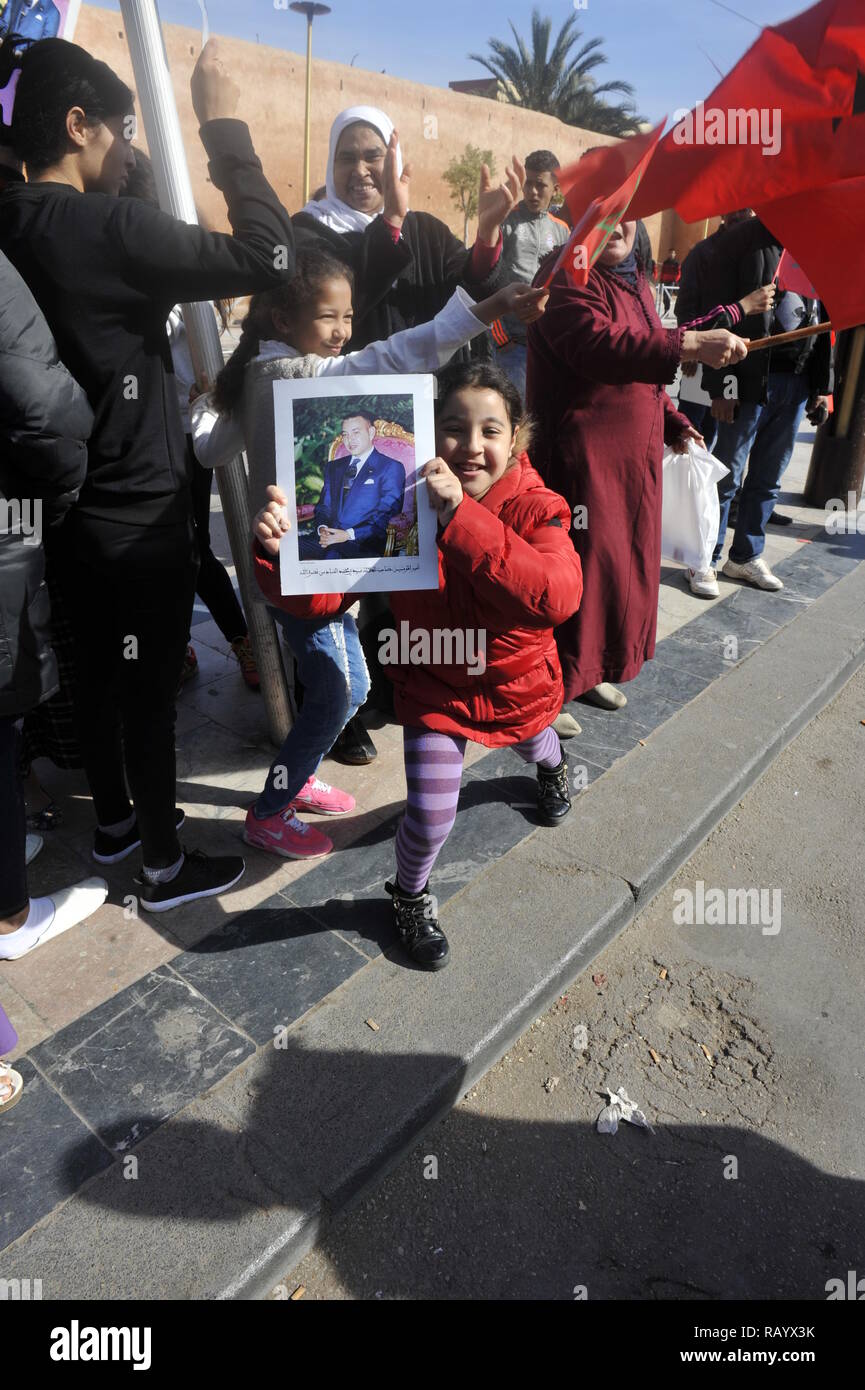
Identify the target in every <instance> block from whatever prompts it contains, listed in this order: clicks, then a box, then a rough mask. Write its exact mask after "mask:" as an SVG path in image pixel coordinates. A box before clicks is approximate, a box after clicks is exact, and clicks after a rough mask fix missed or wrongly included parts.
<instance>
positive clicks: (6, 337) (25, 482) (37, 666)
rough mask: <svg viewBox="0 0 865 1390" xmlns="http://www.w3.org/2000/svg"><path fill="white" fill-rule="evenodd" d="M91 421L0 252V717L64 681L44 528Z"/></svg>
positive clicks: (81, 459)
mask: <svg viewBox="0 0 865 1390" xmlns="http://www.w3.org/2000/svg"><path fill="white" fill-rule="evenodd" d="M92 424H93V413H92V411H91V409H90V406H89V405H88V404H87V397H86V396H85V395H84V392H83V391H82V389H81V387H80V386H79V385H78V383H77V382H76V381H73V379H72V377H71V376H70V375H69V373H68V372H67V370H66V368H65V367H64V366H63V364H62V362H60V361H58V358H57V349H56V347H55V345H54V342H53V339H52V337H51V334H50V332H49V329H48V325H47V323H46V322H45V319H44V318H43V316H42V314H40V312H39V308H38V306H37V304H36V302H35V300H34V298H33V296H32V294H31V293H30V291H29V290H28V288H27V286H26V285H25V284H24V281H23V280H22V279H21V276H20V275H19V274H18V272H17V271H16V270H15V268H14V266H12V265H10V263H9V261H8V260H7V259H6V257H5V256H3V255H2V254H0V718H17V717H18V716H19V715H22V714H26V713H27V712H28V710H31V709H33V708H34V706H35V705H38V704H39V703H40V701H42V700H44V699H47V698H48V696H49V695H53V694H54V692H55V690H57V688H58V678H57V663H56V661H55V659H54V653H53V651H52V649H51V622H50V618H51V610H50V604H49V601H48V590H47V588H46V587H45V582H44V578H45V556H44V554H43V550H42V545H41V540H40V535H41V533H42V528H43V527H45V526H49V525H52V524H55V523H57V522H58V521H60V519H61V518H62V517H63V515H64V514H65V512H66V510H67V509H68V508H69V507H70V506H71V505H72V503H73V502H74V501H75V498H76V496H77V495H78V489H79V488H80V486H81V484H82V483H83V481H84V475H85V472H86V469H87V445H86V440H87V436H88V434H89V433H90V428H91V426H92ZM28 532H32V534H27V533H28ZM3 795H4V796H6V795H8V791H7V790H6V789H5V788H4V790H3ZM4 848H5V846H2V845H0V853H2V852H3V850H4Z"/></svg>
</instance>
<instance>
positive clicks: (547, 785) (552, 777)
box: [538, 753, 571, 825]
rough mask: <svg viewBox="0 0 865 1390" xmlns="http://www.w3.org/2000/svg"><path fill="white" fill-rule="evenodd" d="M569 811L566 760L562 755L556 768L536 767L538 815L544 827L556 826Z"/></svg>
mask: <svg viewBox="0 0 865 1390" xmlns="http://www.w3.org/2000/svg"><path fill="white" fill-rule="evenodd" d="M570 809H571V789H570V787H569V786H568V760H567V758H566V757H565V755H564V753H563V754H562V761H561V762H560V763H559V765H558V767H557V768H554V769H553V770H552V771H550V769H549V768H546V767H540V766H539V767H538V815H539V816H540V818H541V820H542V821H543V822H544V825H558V824H559V821H562V820H564V818H565V816H566V815H567V814H568V812H569V811H570Z"/></svg>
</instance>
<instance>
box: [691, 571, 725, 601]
mask: <svg viewBox="0 0 865 1390" xmlns="http://www.w3.org/2000/svg"><path fill="white" fill-rule="evenodd" d="M688 583H689V584H690V586H691V593H692V594H696V595H697V598H720V597H721V590H720V589H719V588H718V580H717V577H716V575H715V571H714V570H712V569H708V570H688Z"/></svg>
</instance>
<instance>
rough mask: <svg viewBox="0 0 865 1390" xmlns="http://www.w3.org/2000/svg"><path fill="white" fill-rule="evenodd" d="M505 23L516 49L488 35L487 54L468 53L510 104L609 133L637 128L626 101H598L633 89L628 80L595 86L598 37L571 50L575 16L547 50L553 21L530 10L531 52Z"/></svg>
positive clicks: (575, 35)
mask: <svg viewBox="0 0 865 1390" xmlns="http://www.w3.org/2000/svg"><path fill="white" fill-rule="evenodd" d="M508 23H509V24H510V29H511V33H512V34H513V36H514V41H515V44H516V47H512V46H511V45H510V44H507V43H503V42H502V41H501V39H490V40H489V47H490V53H489V55H488V56H487V57H484V56H483V55H482V54H479V53H470V54H469V55H468V56H469V58H470V59H471V61H472V62H474V63H480V64H481V66H482V67H485V68H486V69H487V71H488V72H491V73H492V75H493V77H496V78H498V80H499V82H500V83H501V85H502V88H503V90H504V95H505V96H506V98H507V100H508V101H509V102H511V103H512V104H513V105H515V106H525V107H528V108H529V109H530V110H532V111H542V112H543V113H544V114H545V115H548V116H558V118H559V120H561V121H565V122H566V123H567V124H568V125H580V126H583V127H584V128H585V129H588V130H597V131H601V132H603V133H604V134H608V135H628V134H631V133H632V132H633V131H635V130H637V129H638V128H639V125H640V117H639V116H638V115H637V113H636V111H635V110H634V107H633V105H632V104H631V103H630V101H628V102H622V103H620V104H618V105H610V104H609V103H607V102H606V101H604V100H603V97H604V95H611V94H613V93H616V94H618V95H620V96H623V97H627V98H630V97H632V96H633V94H634V89H633V87H631V86H630V84H629V83H627V82H604V83H600V84H599V83H596V81H595V79H594V78H593V77H592V73H593V72H594V70H595V69H596V68H598V67H600V66H601V64H603V63H605V62H606V61H607V58H606V55H605V54H604V53H602V52H600V49H601V45H602V44H603V39H589V40H588V42H587V43H584V44H583V45H582V46H581V47H580V48H579V49H578V51H577V52H576V53H574V52H573V50H574V47H575V45H576V44H577V43H578V42H579V40H580V38H581V31H580V29H579V28H578V27H577V20H576V16H575V15H570V16H569V17H568V18H567V19H566V20H565V22H564V24H563V25H562V27H561V29H560V30H559V33H558V35H557V36H556V39H555V42H554V43H553V45H552V50H551V51H550V37H551V32H552V27H553V26H552V20H551V19H541V16H540V12H539V11H538V10H533V11H532V41H531V52H529V49H528V48H527V46H526V43H525V40H524V39H522V38H521V37H520V35H519V34H518V33H517V31H516V29H515V28H514V25H513V22H512V21H511V20H508Z"/></svg>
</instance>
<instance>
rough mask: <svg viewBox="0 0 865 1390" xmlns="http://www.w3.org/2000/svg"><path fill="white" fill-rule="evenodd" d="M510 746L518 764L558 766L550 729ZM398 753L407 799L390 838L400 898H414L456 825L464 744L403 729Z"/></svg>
mask: <svg viewBox="0 0 865 1390" xmlns="http://www.w3.org/2000/svg"><path fill="white" fill-rule="evenodd" d="M510 746H511V747H512V748H513V751H514V752H515V753H518V754H519V755H520V757H521V758H522V759H523V761H524V762H527V763H540V764H541V765H542V766H543V767H546V768H549V769H550V770H552V769H553V768H556V767H558V766H559V763H560V762H561V760H562V745H561V744H560V743H559V736H558V734H557V733H556V731H555V729H554V728H553V727H552V726H550V727H549V728H547V729H544V731H543V733H541V734H535V735H534V737H533V738H527V739H524V740H523V742H522V743H514V744H511V745H510ZM403 747H404V752H405V780H406V792H407V794H406V808H405V815H404V816H403V818H402V820H401V821H400V823H399V828H398V829H397V832H396V867H397V878H398V880H399V886H400V888H402V889H403V890H404V892H406V893H420V892H421V891H422V890H423V889H424V888H425V887H426V884H427V881H428V880H429V876H430V870H431V869H432V866H433V864H434V863H435V861H436V859H437V858H438V855H439V851H440V850H441V848H442V845H443V844H444V842H445V840H446V839H447V837H448V835H449V834H450V833H451V828H452V826H453V823H454V820H455V819H456V814H457V801H458V800H459V794H460V782H461V780H462V775H463V758H464V757H465V751H466V740H465V739H464V738H459V737H457V736H456V735H455V734H438V733H433V732H431V731H430V730H429V729H416V728H406V729H404V730H403Z"/></svg>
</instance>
